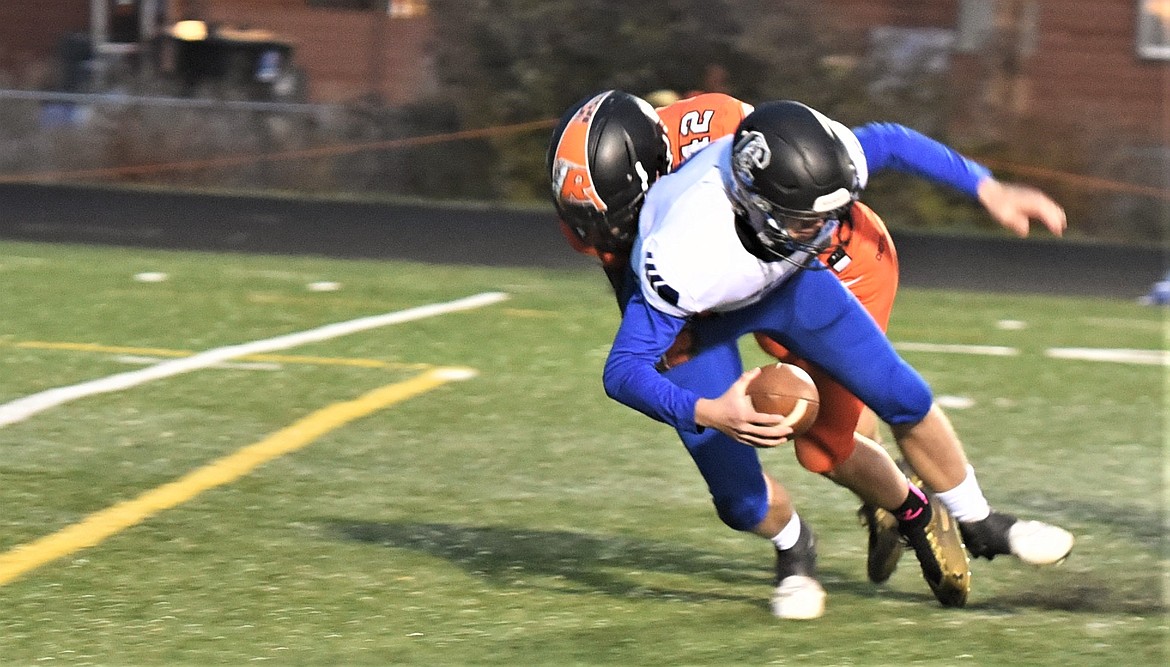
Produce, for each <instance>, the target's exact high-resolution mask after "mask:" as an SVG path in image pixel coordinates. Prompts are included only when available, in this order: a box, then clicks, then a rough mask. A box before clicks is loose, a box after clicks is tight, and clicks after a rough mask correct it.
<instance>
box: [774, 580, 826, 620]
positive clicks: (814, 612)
mask: <svg viewBox="0 0 1170 667" xmlns="http://www.w3.org/2000/svg"><path fill="white" fill-rule="evenodd" d="M824 613H825V589H824V588H821V584H820V582H818V581H817V580H816V579H813V578H812V577H807V576H805V575H803V574H794V575H792V576H790V577H785V579H784V581H781V582H780V585H779V586H777V587H776V591H775V593H773V594H772V614H773V615H774V616H776V617H777V618H784V619H791V620H809V619H813V618H820V616H821V614H824Z"/></svg>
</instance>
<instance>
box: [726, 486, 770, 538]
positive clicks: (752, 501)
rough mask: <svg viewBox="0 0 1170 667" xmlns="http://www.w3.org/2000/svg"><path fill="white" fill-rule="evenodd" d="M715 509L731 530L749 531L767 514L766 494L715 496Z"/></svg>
mask: <svg viewBox="0 0 1170 667" xmlns="http://www.w3.org/2000/svg"><path fill="white" fill-rule="evenodd" d="M714 502H715V511H716V512H718V514H719V518H720V519H721V520H722V521H723V523H725V524H727V526H728V527H729V528H731V529H732V530H740V531H743V532H748V531H751V530H752V529H753V528H755V527H756V526H758V525H760V522H761V521H763V520H764V517H765V516H767V515H768V494H767V491H765V492H764V493H763V494H753V495H748V496H736V497H734V498H715V499H714Z"/></svg>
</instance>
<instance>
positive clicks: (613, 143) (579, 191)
mask: <svg viewBox="0 0 1170 667" xmlns="http://www.w3.org/2000/svg"><path fill="white" fill-rule="evenodd" d="M547 168H548V174H549V180H550V182H551V185H552V198H553V204H554V205H555V206H556V208H557V213H558V214H559V215H560V217H561V219H562V220H564V221H565V223H567V224H568V225H569V226H570V227H571V228H572V229H573V232H574V233H575V234H576V235H577V236H578V237H579V238H580V239H581V240H582V241H583V242H585V243H586V244H588V245H590V246H592V247H594V248H596V249H598V250H600V251H604V252H623V251H627V250H629V247H630V245H631V243H632V242H633V239H634V236H635V235H636V234H637V232H638V213H639V212H641V210H642V202H643V200H644V198H645V196H646V191H647V190H649V189H650V185H651V184H653V183H654V181H656V180H658V178H659V177H660V176H662V175H663V174H666V173H667V172H668V171H669V170H670V145H669V142H668V140H667V138H666V128H665V127H663V125H662V121H661V120H660V119H659V118H658V114H657V113H656V112H655V111H654V108H653V107H651V106H650V104H649V103H647V102H646V101H645V100H643V99H641V98H639V97H635V96H634V95H630V94H628V93H623V92H621V91H618V90H607V91H604V92H602V93H598V94H597V95H592V96H590V97H587V98H585V99H584V100H582V101H581V102H579V103H577V104H576V105H574V106H573V108H572V109H570V110H569V111H568V112H567V113H566V114H565V115H564V116H563V117H562V118H561V121H560V123H559V124H558V125H557V128H556V130H554V131H553V134H552V140H551V141H550V142H549V147H548V157H547Z"/></svg>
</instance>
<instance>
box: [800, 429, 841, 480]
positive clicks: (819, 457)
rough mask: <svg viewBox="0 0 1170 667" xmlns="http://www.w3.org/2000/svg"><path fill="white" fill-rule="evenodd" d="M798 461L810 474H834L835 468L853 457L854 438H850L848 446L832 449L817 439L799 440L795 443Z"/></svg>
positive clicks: (806, 438)
mask: <svg viewBox="0 0 1170 667" xmlns="http://www.w3.org/2000/svg"><path fill="white" fill-rule="evenodd" d="M794 446H795V448H796V460H797V461H799V462H800V465H801V466H802V467H803V468H804V469H805V470H807V471H809V472H815V473H817V474H818V475H823V474H825V473H827V472H832V471H833V469H834V468H836V467H837V466H838V465H840V464H841V463H843V462H844V461H845V460H846V459H848V458H849V457H850V456H852V455H853V438H852V437H851V438H849V443H848V446H845V447H830V446H828V445H826V444H825V443H823V442H822V441H820V440H818V439H816V438H809V437H803V438H797V440H796V443H795V445H794Z"/></svg>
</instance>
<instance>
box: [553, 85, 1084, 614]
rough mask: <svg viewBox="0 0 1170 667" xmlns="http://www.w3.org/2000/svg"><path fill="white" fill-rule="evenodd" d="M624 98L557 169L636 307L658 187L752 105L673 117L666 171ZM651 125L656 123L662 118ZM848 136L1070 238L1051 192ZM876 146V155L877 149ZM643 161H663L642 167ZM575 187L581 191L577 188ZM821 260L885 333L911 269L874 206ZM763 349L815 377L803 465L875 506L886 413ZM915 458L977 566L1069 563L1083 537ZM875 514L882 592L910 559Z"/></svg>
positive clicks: (599, 251)
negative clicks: (648, 210) (869, 497)
mask: <svg viewBox="0 0 1170 667" xmlns="http://www.w3.org/2000/svg"><path fill="white" fill-rule="evenodd" d="M620 95H624V94H622V93H617V92H616V91H607V92H605V93H602V94H601V95H599V96H596V97H593V98H591V99H590V101H589V103H587V104H584V105H579V106H578V107H576V108H575V109H574V110H570V112H569V113H568V114H566V116H565V118H564V119H563V120H562V124H561V127H559V128H558V130H557V131H556V132H554V138H553V143H552V145H551V146H550V154H549V166H550V170H551V171H550V174H551V176H552V178H553V185H554V188H553V195H554V202H555V203H556V205H557V208H558V211H559V212H560V213H561V218H562V229H563V230H564V231H565V232H566V236H567V237H568V238H569V240H570V242H571V243H572V244H573V245H574V247H575V248H577V249H578V250H579V251H583V252H590V253H592V254H595V255H597V256H598V257H599V258H600V259H601V260H602V265H603V267H604V269H605V271H606V274H607V276H609V278H610V282H611V284H612V285H613V286H614V288H615V291H616V292H617V294H618V299H619V303H624V299H625V298H628V289H629V286H628V283H626V282H625V281H624V274H625V270H626V267H627V266H628V261H629V257H628V252H629V247H630V242H631V241H632V237H633V234H634V232H635V231H636V219H637V212H638V210H639V209H640V206H641V201H642V197H643V196H644V193H645V191H646V189H647V188H648V187H649V185H650V184H651V183H653V181H654V180H655V179H656V178H657V176H659V175H661V174H664V173H667V172H668V171H669V170H670V169H671V168H674V167H677V166H678V165H679V164H681V163H682V162H684V161H685V160H686V159H688V158H689V157H690V156H691V155H693V154H694V153H695V152H697V151H698V150H701V149H702V148H703V147H705V146H706V145H707V144H709V143H711V142H712V141H713V140H715V139H718V138H719V137H722V136H726V135H728V134H730V133H732V132H734V130H735V128H736V127H737V126H738V124H739V122H740V121H741V120H742V119H743V117H744V116H745V115H747V113H749V112H750V111H751V110H752V107H751V106H750V105H748V104H746V103H743V102H741V101H739V100H736V99H735V98H732V97H730V96H727V95H723V94H717V93H716V94H701V95H697V96H694V97H691V98H688V99H684V100H681V101H679V102H676V103H673V104H670V105H668V106H665V107H662V108H659V109H658V110H657V117H658V120H659V122H660V125H659V129H660V130H661V131H662V132H664V135H665V136H664V142H665V144H664V145H665V150H667V151H669V159H670V165H669V166H668V167H665V168H664V167H662V166H661V164H660V163H661V162H662V161H663V160H662V156H661V155H660V154H658V153H660V151H658V150H657V147H656V146H655V144H654V141H653V137H652V135H653V132H651V131H647V130H646V128H644V127H643V128H641V129H640V130H639V129H637V128H636V126H637V125H638V124H639V123H644V121H641V120H639V118H638V114H636V113H628V112H626V113H617V114H613V113H607V112H606V111H605V109H606V108H607V107H608V108H609V109H614V108H616V107H617V106H619V105H614V104H609V105H607V104H606V102H607V101H610V102H613V101H614V99H615V98H616V97H617V96H620ZM631 97H632V96H631ZM634 99H635V100H636V99H637V98H634ZM639 101H640V100H639ZM590 105H593V106H592V110H591V111H589V113H588V114H587V115H586V117H582V116H581V115H580V114H579V113H578V110H580V109H582V108H589V107H590ZM627 106H628V105H627ZM574 121H575V122H574ZM582 121H584V122H582ZM649 123H653V119H652V118H651V119H650V121H649ZM834 125H835V126H834V131H835V132H836V133H837V135H838V136H839V137H840V138H841V140H842V141H843V142H844V143H845V144H847V145H849V147H850V149H851V153H855V154H857V155H858V156H859V157H857V158H855V161H860V162H862V163H863V167H864V162H865V161H866V160H867V159H871V158H870V156H871V155H873V156H874V157H875V158H876V159H872V160H871V163H870V167H869V169H868V170H865V171H870V170H872V171H876V170H879V169H882V168H896V169H901V170H903V171H909V172H912V173H917V174H919V175H922V176H924V177H927V178H931V179H933V180H936V181H939V182H944V183H949V184H951V185H953V186H954V187H957V188H959V189H961V190H964V191H966V192H968V193H969V194H972V195H973V196H975V197H976V198H978V199H979V200H980V201H981V203H983V204H984V206H985V207H986V208H987V210H988V211H989V213H991V214H992V215H993V217H995V219H996V220H997V221H998V222H1000V224H1002V225H1003V226H1004V227H1006V228H1008V229H1010V230H1011V231H1013V232H1014V233H1016V234H1017V235H1020V236H1023V235H1026V234H1027V232H1028V225H1029V220H1030V219H1037V220H1039V221H1040V222H1041V223H1042V224H1044V226H1045V227H1047V228H1048V229H1049V230H1050V231H1051V232H1052V233H1054V234H1057V235H1059V234H1060V233H1061V232H1062V231H1063V228H1064V224H1065V221H1064V214H1063V210H1061V209H1060V207H1059V206H1057V205H1056V204H1055V203H1054V202H1052V201H1051V200H1050V199H1048V198H1047V197H1046V196H1045V195H1044V194H1043V193H1041V192H1039V191H1038V190H1035V189H1033V188H1028V187H1025V186H1018V185H1008V184H1003V183H1000V182H999V181H997V180H995V179H994V178H992V177H991V176H990V172H988V171H987V170H986V169H985V168H983V167H982V166H980V165H978V164H976V163H973V162H971V161H969V160H966V158H963V157H962V156H959V155H957V154H955V153H954V152H953V151H950V150H949V149H947V148H946V147H945V146H942V145H941V144H938V143H937V142H933V140H929V139H927V138H925V137H922V136H921V135H918V134H917V133H914V132H912V131H910V130H908V129H907V128H903V127H902V126H895V125H890V124H873V125H869V126H865V127H862V128H859V129H858V130H857V131H856V132H851V131H850V130H849V129H848V128H845V127H844V126H840V125H839V124H834ZM618 128H623V129H625V130H627V137H626V138H627V140H628V139H629V138H630V136H639V135H640V136H641V139H640V141H634V142H632V143H631V142H630V141H626V143H625V146H626V151H625V154H622V151H620V150H619V151H617V152H616V154H615V152H614V151H613V150H607V147H606V146H603V145H602V144H603V143H604V142H600V143H599V142H598V141H597V136H598V135H599V134H603V133H605V132H609V133H613V132H614V131H615V129H618ZM647 137H650V138H649V139H647ZM859 137H860V138H859ZM863 144H868V145H866V146H865V147H864V148H863ZM573 151H576V153H575V154H574V153H573ZM639 151H640V152H641V153H643V154H645V155H648V156H652V157H643V156H642V155H638V153H639ZM642 162H646V163H647V164H648V165H650V168H648V169H647V168H646V166H645V165H643V164H642ZM566 163H568V164H574V165H577V166H578V168H579V169H580V171H579V172H577V173H575V174H573V175H572V178H568V179H566V178H565V175H566V171H565V169H564V165H565V164H566ZM558 165H559V166H558ZM939 165H942V166H939ZM956 165H957V168H956ZM948 170H949V171H948ZM566 183H569V184H570V185H571V186H572V187H566ZM862 187H864V183H863V184H862ZM586 192H587V194H586ZM599 223H600V224H599ZM820 259H821V262H822V263H823V264H824V265H825V267H827V268H828V269H830V270H832V271H834V272H835V273H836V274H837V275H838V277H839V278H840V279H841V280H842V281H843V283H844V284H845V285H846V286H847V287H849V289H850V290H851V291H853V292H854V294H855V296H857V297H858V299H859V300H860V301H861V302H862V304H863V305H864V306H865V307H866V309H867V310H868V311H869V312H870V314H871V315H872V316H873V318H874V319H875V320H876V321H877V323H878V324H879V325H880V326H881V327H882V329H883V330H884V329H885V327H886V325H887V324H888V321H889V316H890V310H891V308H892V306H893V301H894V295H895V293H896V291H897V283H898V268H897V255H896V251H895V248H894V245H893V242H892V240H891V239H890V235H889V232H888V231H887V230H886V228H885V225H884V224H883V223H882V221H881V219H880V218H879V217H878V216H877V215H876V214H875V213H874V212H873V211H872V210H870V209H869V208H868V207H866V206H865V205H864V204H861V203H860V202H855V203H854V204H853V205H852V206H851V208H850V211H849V214H848V215H846V216H843V219H842V221H841V225H840V226H839V228H838V230H837V231H836V233H835V235H834V238H833V240H832V242H831V243H830V245H829V246H828V247H827V248H826V249H825V250H824V251H823V252H822V253H821V254H820ZM757 338H758V340H759V343H760V345H761V346H762V347H763V348H764V349H765V350H766V351H767V352H769V353H771V354H773V355H774V356H777V357H778V358H781V359H784V360H786V361H790V362H793V363H798V364H801V365H802V366H804V367H805V368H806V369H807V370H809V371H810V373H811V374H813V376H814V378H815V379H816V381H817V385H818V388H819V389H820V391H821V396H822V412H821V416H820V417H819V418H818V421H817V424H816V425H814V427H813V429H811V430H810V431H809V432H808V433H807V434H805V435H804V436H803V437H800V438H797V440H796V443H795V448H796V452H797V456H798V458H799V460H800V462H801V464H802V465H804V467H806V468H808V469H809V470H811V471H813V472H818V473H822V474H824V475H825V476H827V477H829V478H830V479H832V480H834V481H836V482H838V483H840V484H842V485H844V486H847V487H848V488H851V489H853V490H855V491H857V492H858V493H859V495H862V496H863V497H865V496H864V491H866V490H868V489H867V487H866V484H868V483H870V482H868V481H867V480H868V479H870V478H871V473H872V471H873V470H874V469H875V468H888V467H891V466H893V465H894V464H893V461H892V459H890V457H889V455H888V453H886V451H885V450H884V449H883V448H882V447H881V446H880V445H878V444H877V443H876V442H875V441H874V440H875V437H876V434H877V425H876V420H875V419H874V418H873V417H872V414H869V413H867V414H866V415H865V417H861V418H860V422H861V424H860V425H859V417H860V416H861V408H862V406H861V404H860V401H859V400H858V399H856V398H855V397H853V396H852V395H851V394H850V393H849V392H848V391H847V390H845V389H844V388H843V387H841V386H840V385H839V384H838V383H837V382H835V381H834V380H832V379H831V378H829V377H828V376H827V375H826V374H825V373H823V372H822V371H820V370H819V369H817V368H816V367H814V366H811V365H809V364H805V363H804V362H802V361H800V360H799V359H794V358H791V357H790V356H789V355H788V353H787V351H786V350H784V349H783V347H782V346H780V345H779V344H777V343H775V342H774V341H771V340H770V339H768V338H766V337H764V336H762V335H758V336H757ZM693 345H694V341H693V340H692V339H691V337H690V336H689V335H688V332H686V331H685V330H684V333H683V334H682V335H680V338H679V340H678V341H676V344H675V346H674V347H672V349H671V351H670V352H668V353H667V355H665V357H664V360H663V362H662V364H663V366H664V367H666V368H669V367H671V366H674V365H677V364H679V363H682V362H684V361H685V360H686V359H687V358H689V355H690V354H691V353H692V351H693V350H692V349H691V348H692V347H693ZM825 408H828V409H825ZM935 409H936V410H937V407H936V408H935ZM856 431H861V432H860V433H858V432H856ZM867 436H868V437H867ZM955 442H957V441H955ZM903 454H904V456H906V458H907V460H908V461H909V462H910V465H911V467H912V468H913V470H914V471H915V472H916V473H919V474H920V476H921V477H922V479H924V480H925V481H926V483H927V485H929V487H930V488H931V489H933V490H936V491H941V492H942V493H941V494H940V498H941V500H942V501H943V502H942V504H943V505H944V506H947V507H948V508H951V509H952V510H953V511H954V512H955V514H956V518H958V519H959V520H960V521H961V522H963V523H960V527H961V528H962V530H963V536H964V538H965V539H966V542H967V547H968V548H969V550H970V551H971V553H972V554H973V555H975V556H983V557H987V558H989V559H990V558H992V557H994V556H995V555H997V554H1007V553H1012V554H1014V555H1016V556H1018V557H1020V558H1021V559H1022V560H1025V561H1026V562H1031V563H1036V564H1044V563H1050V562H1056V561H1059V560H1060V559H1063V557H1064V556H1065V555H1067V553H1068V551H1069V550H1070V549H1071V546H1072V536H1071V535H1069V534H1068V533H1067V532H1066V531H1063V530H1062V529H1060V528H1057V527H1054V526H1049V525H1047V524H1042V523H1040V522H1035V521H1017V520H1016V519H1015V517H1011V516H1010V515H1006V514H1002V513H999V512H991V511H990V508H989V507H988V505H987V501H986V499H985V498H984V496H983V493H982V490H981V489H980V488H979V486H978V483H977V482H976V481H975V477H974V471H973V469H972V468H971V466H970V464H969V463H968V461H967V459H966V456H965V454H964V453H963V451H962V449H961V447H956V448H955V450H954V451H904V452H903ZM862 513H863V516H864V517H865V518H866V520H867V524H868V526H869V530H870V553H869V567H868V568H867V569H868V574H869V577H870V578H871V579H872V580H874V581H875V582H881V581H884V580H886V579H887V578H888V577H889V576H890V574H891V573H892V571H893V569H894V567H895V566H896V564H897V559H898V557H899V556H900V553H901V541H900V539H899V536H898V533H897V531H896V526H897V523H896V521H895V520H894V519H893V517H891V516H889V515H888V514H884V513H882V512H881V511H880V510H877V509H876V508H874V507H873V506H870V505H867V506H865V507H863V508H862ZM948 519H949V518H948V517H945V516H944V514H943V513H942V512H936V516H935V520H936V521H937V522H938V524H939V525H938V526H936V531H935V532H936V535H938V536H940V537H943V538H944V539H945V538H947V535H948V531H946V530H945V524H947V523H949V521H948ZM949 535H950V539H951V542H952V544H951V546H952V547H953V543H954V542H955V541H956V540H957V539H958V537H957V536H956V535H954V531H953V530H951V531H949ZM959 553H960V554H961V553H962V551H961V547H959ZM955 560H956V559H955V557H954V555H953V553H952V554H951V555H950V562H949V563H947V566H948V567H947V569H948V572H947V573H946V574H947V577H946V579H945V580H944V581H942V582H941V584H940V585H941V586H942V589H943V590H940V589H939V587H938V586H937V585H936V584H939V582H930V583H931V586H932V589H934V590H935V594H936V596H938V597H939V599H940V601H942V602H943V603H944V604H950V605H954V606H961V605H962V604H963V603H964V602H965V600H966V595H967V590H968V587H969V579H968V572H967V569H966V560H965V558H963V561H962V562H961V563H958V562H955ZM929 581H930V580H929V578H928V582H929Z"/></svg>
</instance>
